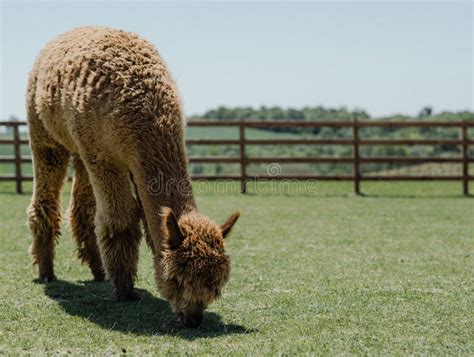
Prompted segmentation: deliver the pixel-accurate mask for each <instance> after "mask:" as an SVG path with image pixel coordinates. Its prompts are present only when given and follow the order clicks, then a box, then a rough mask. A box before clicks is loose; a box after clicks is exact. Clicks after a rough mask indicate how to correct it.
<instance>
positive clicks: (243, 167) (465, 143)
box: [0, 120, 474, 195]
mask: <svg viewBox="0 0 474 357" xmlns="http://www.w3.org/2000/svg"><path fill="white" fill-rule="evenodd" d="M24 125H26V123H25V122H15V121H11V122H10V121H3V122H0V126H7V127H11V128H12V130H13V139H8V140H0V144H12V145H13V147H14V155H13V157H0V164H2V163H9V164H11V163H14V164H15V174H14V175H3V176H0V181H15V182H16V191H17V192H18V193H22V192H23V189H22V182H23V181H31V180H32V179H33V177H32V176H25V175H23V174H22V169H21V164H22V163H31V157H23V156H22V155H21V150H20V146H21V145H26V144H28V140H24V139H21V138H20V129H19V128H20V127H21V126H24ZM187 125H188V126H189V127H236V128H238V129H239V137H238V139H233V140H231V139H192V140H187V141H186V144H187V145H235V146H238V147H239V153H240V154H239V156H238V157H228V156H205V157H203V156H199V157H197V156H191V157H189V161H190V162H191V163H234V164H239V165H240V173H239V174H234V175H205V174H194V175H192V178H193V179H195V180H216V179H232V180H238V181H240V183H241V191H242V192H246V184H247V182H249V181H250V180H262V179H263V180H283V179H298V180H306V179H312V180H346V181H353V183H354V192H355V193H356V194H360V192H361V189H360V183H361V181H368V180H372V181H388V180H390V181H403V180H410V181H414V180H417V181H424V180H449V181H460V182H462V187H463V193H464V195H469V181H470V180H474V176H470V175H469V163H473V162H474V158H473V157H470V156H469V146H470V145H474V140H473V139H471V138H469V135H468V128H473V127H474V122H472V121H456V122H454V121H449V122H443V121H403V122H402V121H399V122H394V121H375V120H371V121H357V120H352V121H315V122H306V121H300V122H298V121H247V120H245V121H244V120H239V121H237V120H233V121H230V120H229V121H218V122H217V121H189V122H188V124H187ZM302 127H305V128H324V127H331V128H351V129H352V137H351V138H347V139H339V138H334V139H332V138H314V139H253V140H251V139H247V138H246V136H245V129H247V128H302ZM371 127H372V128H373V127H379V128H391V129H400V128H427V127H439V128H457V129H459V138H458V139H364V138H360V135H359V131H360V129H362V128H371ZM246 145H349V146H352V153H353V155H352V156H351V157H334V156H333V157H249V156H247V155H246ZM363 145H387V146H389V145H451V146H454V145H456V146H460V147H461V155H460V156H459V157H418V156H416V157H414V156H398V157H394V156H384V157H372V156H371V157H364V156H361V155H360V147H361V146H363ZM255 163H269V164H270V163H278V164H279V163H336V164H337V163H345V164H352V174H350V175H339V174H338V175H315V174H298V175H296V174H295V175H276V176H273V175H270V174H268V175H251V174H248V173H247V167H248V165H249V164H255ZM365 163H392V164H393V163H405V164H407V163H409V164H422V163H458V164H460V165H462V174H461V175H423V176H420V175H417V176H415V175H391V176H374V175H362V173H361V170H360V165H361V164H365Z"/></svg>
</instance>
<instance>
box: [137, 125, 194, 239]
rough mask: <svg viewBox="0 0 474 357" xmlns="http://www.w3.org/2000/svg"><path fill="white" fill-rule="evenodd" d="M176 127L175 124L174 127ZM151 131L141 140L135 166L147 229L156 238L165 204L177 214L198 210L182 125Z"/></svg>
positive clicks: (178, 215)
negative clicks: (188, 168) (167, 129)
mask: <svg viewBox="0 0 474 357" xmlns="http://www.w3.org/2000/svg"><path fill="white" fill-rule="evenodd" d="M171 129H173V128H171ZM174 131H175V132H173V130H171V131H166V132H160V131H155V132H150V133H146V134H148V135H144V137H143V140H142V142H141V143H140V144H139V153H138V156H137V158H136V160H135V163H134V165H133V166H134V167H133V169H132V175H133V179H134V181H135V184H136V185H137V189H138V193H139V196H140V200H141V201H142V205H143V210H144V213H145V218H146V221H147V225H148V230H149V233H150V235H152V237H153V238H156V237H158V236H159V234H160V224H161V221H160V220H161V217H160V211H161V209H162V208H163V207H170V208H171V209H172V210H173V212H174V214H175V215H176V217H180V216H181V215H183V214H186V213H189V212H192V211H195V210H197V208H196V203H195V201H194V196H193V192H192V186H191V179H190V177H189V174H188V172H187V157H186V149H185V145H184V139H183V137H182V129H181V128H175V130H174Z"/></svg>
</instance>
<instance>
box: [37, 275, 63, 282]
mask: <svg viewBox="0 0 474 357" xmlns="http://www.w3.org/2000/svg"><path fill="white" fill-rule="evenodd" d="M55 280H58V279H57V278H56V276H55V275H54V274H41V275H40V276H39V277H38V279H35V282H36V283H41V284H47V283H50V282H52V281H55Z"/></svg>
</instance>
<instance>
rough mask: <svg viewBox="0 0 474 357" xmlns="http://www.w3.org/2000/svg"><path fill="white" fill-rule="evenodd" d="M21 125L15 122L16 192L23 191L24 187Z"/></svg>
mask: <svg viewBox="0 0 474 357" xmlns="http://www.w3.org/2000/svg"><path fill="white" fill-rule="evenodd" d="M19 128H20V125H18V124H17V123H14V124H13V146H14V154H15V181H16V193H23V187H22V179H23V177H22V175H21V146H20V144H21V142H20V130H19Z"/></svg>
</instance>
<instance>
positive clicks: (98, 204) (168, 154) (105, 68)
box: [27, 27, 239, 327]
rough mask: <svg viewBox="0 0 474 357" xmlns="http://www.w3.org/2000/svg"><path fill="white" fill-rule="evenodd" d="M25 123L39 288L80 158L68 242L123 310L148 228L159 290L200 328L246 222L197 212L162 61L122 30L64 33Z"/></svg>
mask: <svg viewBox="0 0 474 357" xmlns="http://www.w3.org/2000/svg"><path fill="white" fill-rule="evenodd" d="M27 112H28V125H29V133H30V146H31V150H32V155H33V163H34V191H33V196H32V200H31V204H30V205H29V207H28V217H29V226H30V231H31V234H32V236H33V242H32V244H31V247H30V254H31V256H32V261H33V263H36V264H38V268H39V279H40V281H43V282H49V281H51V280H53V279H54V278H55V275H54V268H53V259H54V250H55V241H56V239H57V238H58V236H59V235H60V230H59V224H60V220H61V214H60V193H61V188H62V185H63V183H64V181H65V177H66V171H67V165H68V162H69V160H70V158H72V163H73V167H74V172H75V173H74V181H73V186H72V198H71V207H70V214H71V219H70V220H71V227H72V234H73V236H74V239H75V241H76V243H77V246H78V256H79V258H80V259H81V260H82V262H84V263H87V264H88V265H89V267H90V269H91V271H92V274H93V277H94V279H95V280H97V281H103V280H105V279H108V280H110V282H111V283H112V285H113V287H114V291H115V296H116V298H117V299H118V300H119V301H126V300H132V299H135V298H138V296H137V295H136V294H135V292H134V280H135V277H136V274H137V260H138V247H139V242H140V239H141V228H140V221H141V222H143V226H144V229H145V238H146V241H147V243H148V246H149V247H150V249H151V250H152V252H153V255H154V267H155V277H156V282H157V285H158V290H159V291H160V293H161V294H162V295H163V297H164V298H166V299H167V300H168V301H169V302H170V305H171V308H172V310H173V312H174V313H176V314H178V315H179V316H180V317H181V320H182V322H183V323H184V324H185V325H186V326H190V327H195V326H197V325H199V323H200V322H201V319H202V313H203V311H204V309H205V308H206V307H207V306H208V305H209V304H210V303H211V302H212V301H213V300H215V299H216V298H217V297H218V296H219V295H220V293H221V290H222V288H223V286H224V285H225V283H226V282H227V280H228V279H229V272H230V259H229V257H228V256H227V255H226V252H225V249H224V238H226V237H227V236H228V234H229V233H230V231H231V229H232V227H233V226H234V224H235V222H236V221H237V219H238V218H239V212H238V211H236V212H235V213H234V214H232V215H231V216H230V217H229V219H228V220H227V221H226V222H225V223H224V224H223V225H222V226H218V225H217V224H216V223H214V222H213V221H212V220H210V219H209V218H207V217H205V216H204V215H202V214H200V213H199V212H198V209H197V206H196V203H195V200H194V197H193V193H192V187H191V181H190V177H189V175H188V172H187V157H186V150H185V145H184V134H183V131H184V123H183V114H182V111H181V103H180V98H179V96H178V92H177V89H176V87H175V84H174V81H173V79H172V78H171V75H170V73H169V72H168V70H167V68H166V66H165V63H164V62H163V60H162V58H161V57H160V55H159V53H158V51H157V50H156V49H155V48H154V47H153V46H152V45H151V44H150V43H148V42H147V41H145V40H144V39H142V38H140V37H139V36H137V35H136V34H133V33H129V32H126V31H122V30H115V29H110V28H104V27H83V28H78V29H75V30H71V31H69V32H66V33H64V34H62V35H60V36H59V37H57V38H56V39H55V40H53V41H51V42H50V43H48V44H47V45H46V46H45V48H44V49H43V50H42V51H41V53H40V55H39V56H38V58H37V59H36V62H35V64H34V66H33V69H32V70H31V72H30V76H29V82H28V92H27ZM157 183H158V184H157Z"/></svg>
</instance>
